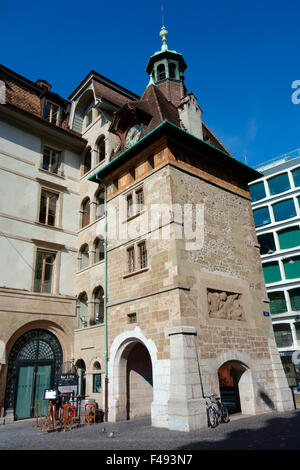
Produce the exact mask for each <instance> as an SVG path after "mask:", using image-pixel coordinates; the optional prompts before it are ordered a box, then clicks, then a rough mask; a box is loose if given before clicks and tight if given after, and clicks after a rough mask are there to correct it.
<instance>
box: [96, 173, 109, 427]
mask: <svg viewBox="0 0 300 470" xmlns="http://www.w3.org/2000/svg"><path fill="white" fill-rule="evenodd" d="M96 178H97V180H98V181H99V182H100V184H102V185H103V186H104V188H105V189H104V221H105V222H104V343H105V395H104V420H105V421H106V422H107V421H108V350H107V194H106V193H107V188H106V184H105V183H104V182H103V181H102V180H101V179H100V178H99V177H98V175H96Z"/></svg>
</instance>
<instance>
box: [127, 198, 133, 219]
mask: <svg viewBox="0 0 300 470" xmlns="http://www.w3.org/2000/svg"><path fill="white" fill-rule="evenodd" d="M132 216H133V198H132V194H130V195H129V196H127V217H128V218H129V217H132Z"/></svg>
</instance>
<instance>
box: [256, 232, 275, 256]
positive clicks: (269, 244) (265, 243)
mask: <svg viewBox="0 0 300 470" xmlns="http://www.w3.org/2000/svg"><path fill="white" fill-rule="evenodd" d="M257 240H258V243H259V244H260V254H261V255H266V254H270V253H274V251H276V246H275V241H274V235H273V233H264V234H263V235H258V237H257Z"/></svg>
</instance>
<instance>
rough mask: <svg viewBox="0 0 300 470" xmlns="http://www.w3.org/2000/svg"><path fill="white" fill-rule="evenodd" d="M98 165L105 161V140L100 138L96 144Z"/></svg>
mask: <svg viewBox="0 0 300 470" xmlns="http://www.w3.org/2000/svg"><path fill="white" fill-rule="evenodd" d="M97 153H98V163H100V162H102V161H103V160H105V138H104V136H102V137H100V138H99V140H98V142H97Z"/></svg>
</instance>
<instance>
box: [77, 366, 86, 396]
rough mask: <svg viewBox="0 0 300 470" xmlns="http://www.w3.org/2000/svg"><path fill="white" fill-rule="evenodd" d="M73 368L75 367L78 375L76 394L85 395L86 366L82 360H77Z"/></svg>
mask: <svg viewBox="0 0 300 470" xmlns="http://www.w3.org/2000/svg"><path fill="white" fill-rule="evenodd" d="M75 366H76V367H77V373H78V392H79V395H85V394H86V366H85V362H84V360H83V359H78V361H76V363H75Z"/></svg>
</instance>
